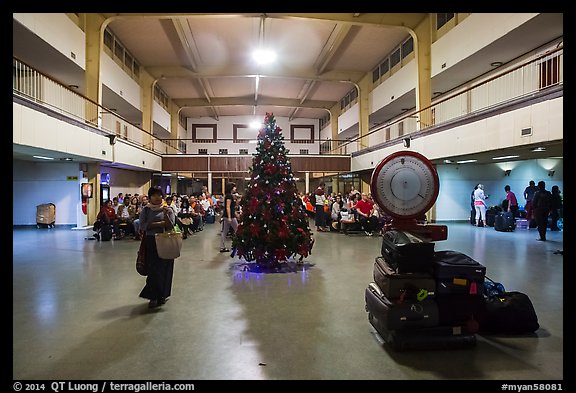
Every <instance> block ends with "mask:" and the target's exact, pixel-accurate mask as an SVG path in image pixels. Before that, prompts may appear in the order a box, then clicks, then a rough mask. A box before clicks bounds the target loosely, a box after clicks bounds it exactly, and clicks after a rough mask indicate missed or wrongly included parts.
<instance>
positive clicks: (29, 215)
mask: <svg viewBox="0 0 576 393" xmlns="http://www.w3.org/2000/svg"><path fill="white" fill-rule="evenodd" d="M12 163H13V167H12V198H13V201H14V203H13V205H12V225H36V206H38V205H41V204H44V203H54V204H55V205H56V224H57V225H62V224H66V225H73V224H76V212H77V209H78V206H79V205H78V204H79V203H80V202H81V197H80V182H81V179H80V178H79V176H78V174H79V171H80V168H79V165H78V163H68V162H64V163H60V162H46V163H45V162H32V161H21V160H13V161H12ZM67 176H76V177H77V178H78V180H67V179H66V177H67Z"/></svg>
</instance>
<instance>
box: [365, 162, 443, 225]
mask: <svg viewBox="0 0 576 393" xmlns="http://www.w3.org/2000/svg"><path fill="white" fill-rule="evenodd" d="M439 184H440V183H439V181H438V173H437V172H436V169H435V168H434V166H433V165H432V163H431V162H430V161H429V160H428V159H427V158H426V157H424V156H423V155H422V154H420V153H416V152H413V151H400V152H396V153H393V154H391V155H389V156H388V157H386V158H385V159H383V160H382V161H380V163H378V165H376V168H374V172H372V179H371V182H370V186H371V191H372V196H373V197H374V201H375V202H376V203H377V204H378V205H379V206H380V207H381V208H382V210H384V212H386V213H387V214H389V215H391V216H392V217H396V218H403V219H408V218H419V217H421V216H422V215H423V214H424V213H426V212H427V211H428V210H429V209H430V208H431V207H432V205H434V202H436V198H438V192H439V190H440V188H439Z"/></svg>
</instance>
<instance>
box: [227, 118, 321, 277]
mask: <svg viewBox="0 0 576 393" xmlns="http://www.w3.org/2000/svg"><path fill="white" fill-rule="evenodd" d="M287 153H288V150H287V149H286V148H285V147H284V136H283V135H282V129H281V128H280V127H278V126H277V125H276V120H275V119H274V115H273V114H272V113H266V116H265V117H264V124H263V127H262V128H261V129H260V131H259V133H258V144H257V147H256V153H255V154H254V157H253V159H252V166H251V167H250V183H249V184H248V186H247V189H246V191H245V193H244V194H243V195H242V199H241V201H240V206H241V208H242V214H241V216H240V219H239V224H238V229H237V231H236V233H235V234H234V236H233V238H232V249H233V250H232V255H233V256H234V255H236V256H238V257H239V258H244V259H245V260H246V261H248V262H252V261H256V263H257V264H258V265H260V266H265V267H266V266H267V267H272V266H278V265H279V264H280V263H282V262H286V261H287V260H288V259H289V258H296V257H297V256H298V255H299V258H298V262H301V261H302V259H303V258H305V257H307V256H308V255H309V254H310V253H311V250H312V246H313V244H314V240H313V238H312V234H311V232H310V227H309V226H308V218H307V216H306V212H305V210H304V206H303V204H302V200H301V199H300V197H299V196H298V190H297V189H296V182H295V179H294V175H293V173H292V166H291V164H290V160H289V159H288V158H287V157H286V154H287Z"/></svg>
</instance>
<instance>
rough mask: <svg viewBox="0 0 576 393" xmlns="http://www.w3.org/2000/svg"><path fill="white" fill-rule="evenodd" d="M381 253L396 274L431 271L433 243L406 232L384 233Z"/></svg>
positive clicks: (393, 231)
mask: <svg viewBox="0 0 576 393" xmlns="http://www.w3.org/2000/svg"><path fill="white" fill-rule="evenodd" d="M381 253H382V256H383V257H384V258H385V259H386V261H387V262H388V263H389V264H390V266H391V267H392V268H393V269H395V270H397V271H398V273H412V272H431V271H432V259H433V258H434V243H433V242H427V241H425V240H424V239H422V238H420V237H418V236H416V235H414V234H413V233H410V232H408V231H400V230H390V231H386V233H384V235H383V236H382V248H381Z"/></svg>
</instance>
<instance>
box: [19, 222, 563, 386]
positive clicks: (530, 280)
mask: <svg viewBox="0 0 576 393" xmlns="http://www.w3.org/2000/svg"><path fill="white" fill-rule="evenodd" d="M90 234H92V232H91V231H83V230H72V229H70V228H56V229H36V228H28V229H14V230H13V265H12V267H13V355H12V356H13V372H12V375H13V378H14V379H16V380H22V379H24V380H35V379H48V380H55V379H68V380H69V379H78V380H96V379H97V380H128V379H133V380H142V379H144V380H160V379H164V380H244V379H249V380H344V379H348V380H349V379H352V380H443V379H451V380H563V379H564V367H563V360H564V353H563V347H564V345H563V342H564V340H563V335H564V330H563V264H564V260H563V256H562V255H559V254H554V252H555V251H556V250H558V249H563V232H549V233H548V239H549V241H547V242H539V241H536V238H537V233H536V230H535V229H532V230H517V231H516V232H513V233H501V232H496V231H495V230H494V229H493V228H476V227H473V226H471V225H469V224H467V223H449V224H448V240H445V241H441V242H437V243H436V250H449V249H451V250H458V251H460V252H463V253H465V254H468V255H470V256H471V257H473V258H474V259H476V260H478V261H479V262H481V263H483V264H484V265H485V266H486V267H487V275H488V276H489V277H491V278H493V279H495V280H497V281H500V282H502V283H504V285H505V287H506V289H507V290H518V291H522V292H525V293H527V294H528V295H529V296H530V298H531V299H532V301H533V303H534V307H535V309H536V312H537V314H538V317H539V322H540V326H541V327H540V329H539V330H538V331H537V332H536V334H535V335H533V336H529V337H526V336H524V337H502V336H490V337H488V336H478V344H477V346H476V347H475V348H473V349H466V350H445V351H419V352H399V353H396V352H394V351H392V350H390V349H389V348H388V347H387V346H386V345H385V344H383V342H382V340H381V338H380V337H379V336H378V335H377V334H376V333H375V331H374V329H373V328H372V326H371V325H370V323H369V322H368V320H367V313H366V312H365V310H364V289H365V288H366V286H367V285H368V283H369V282H370V281H372V268H373V262H374V258H375V257H376V256H377V255H379V252H380V245H381V238H379V237H366V236H364V235H348V236H346V235H343V234H338V233H315V238H316V244H315V245H314V249H313V254H312V255H311V256H310V257H308V258H307V259H306V264H305V265H304V267H303V268H301V269H300V270H299V271H297V272H291V273H250V272H245V271H241V270H238V269H237V268H236V267H235V266H237V263H238V262H239V261H238V260H237V259H234V258H231V257H230V255H229V254H221V253H219V237H218V235H219V226H218V225H206V229H205V230H204V231H203V232H199V233H197V234H195V235H194V236H192V237H190V238H188V239H187V240H185V241H184V246H183V256H182V257H180V258H179V259H177V260H176V265H175V271H174V282H173V287H172V297H171V298H170V301H169V302H168V303H167V304H166V305H164V306H163V307H161V308H159V309H155V310H149V309H148V307H147V302H146V300H144V299H140V298H138V293H139V292H140V290H141V289H142V287H143V285H144V281H145V278H144V277H141V276H139V275H138V274H137V273H136V271H135V268H134V265H135V258H136V251H137V249H138V244H139V243H138V242H136V241H133V240H122V241H110V242H97V241H94V240H86V237H88V236H89V235H90ZM229 244H230V241H228V245H229Z"/></svg>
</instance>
